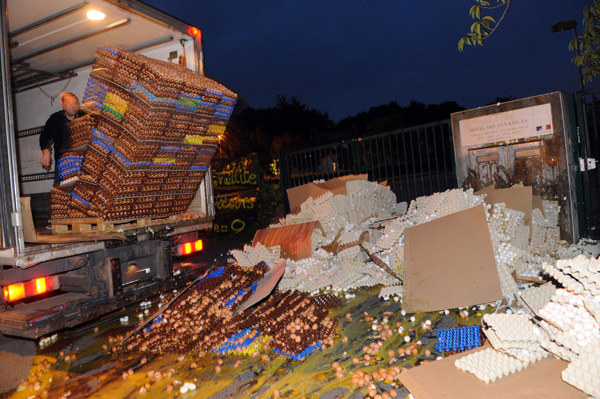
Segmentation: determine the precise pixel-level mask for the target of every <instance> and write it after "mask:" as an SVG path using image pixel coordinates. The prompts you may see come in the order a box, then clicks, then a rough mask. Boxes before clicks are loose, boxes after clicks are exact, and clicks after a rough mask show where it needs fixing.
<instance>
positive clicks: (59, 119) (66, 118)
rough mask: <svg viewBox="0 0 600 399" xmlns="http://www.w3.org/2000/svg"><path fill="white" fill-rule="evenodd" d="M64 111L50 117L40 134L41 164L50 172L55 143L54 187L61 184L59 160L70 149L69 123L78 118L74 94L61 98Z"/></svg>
mask: <svg viewBox="0 0 600 399" xmlns="http://www.w3.org/2000/svg"><path fill="white" fill-rule="evenodd" d="M60 102H61V105H62V111H57V112H55V113H53V114H52V115H50V118H48V120H47V121H46V124H45V125H44V129H43V130H42V133H41V134H40V148H41V149H42V159H40V163H41V164H42V167H44V169H46V170H50V166H52V161H51V158H50V147H51V146H52V143H54V185H55V186H57V185H59V184H60V176H59V175H58V168H57V167H56V166H57V165H58V160H59V159H60V157H61V156H62V153H63V152H64V151H65V150H66V149H67V148H69V142H70V139H71V133H70V131H69V127H68V123H69V122H71V121H73V120H74V119H75V118H78V117H79V116H81V115H80V111H79V99H78V98H77V96H76V95H75V94H73V93H65V94H63V96H62V98H61V101H60Z"/></svg>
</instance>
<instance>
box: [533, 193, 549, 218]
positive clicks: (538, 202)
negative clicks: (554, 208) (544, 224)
mask: <svg viewBox="0 0 600 399" xmlns="http://www.w3.org/2000/svg"><path fill="white" fill-rule="evenodd" d="M531 208H532V209H539V210H540V211H542V215H544V216H546V213H545V212H544V202H543V201H542V197H540V196H539V195H534V196H533V201H532V203H531Z"/></svg>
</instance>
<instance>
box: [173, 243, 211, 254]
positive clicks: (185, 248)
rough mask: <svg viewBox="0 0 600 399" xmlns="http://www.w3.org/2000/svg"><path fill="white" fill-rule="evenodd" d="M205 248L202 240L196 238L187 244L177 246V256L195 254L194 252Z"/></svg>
mask: <svg viewBox="0 0 600 399" xmlns="http://www.w3.org/2000/svg"><path fill="white" fill-rule="evenodd" d="M203 249H204V244H203V243H202V240H196V241H192V242H186V243H185V244H181V245H178V246H176V247H175V250H174V252H175V256H185V255H189V254H193V253H194V252H200V251H202V250H203Z"/></svg>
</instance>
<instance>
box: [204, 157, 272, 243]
mask: <svg viewBox="0 0 600 399" xmlns="http://www.w3.org/2000/svg"><path fill="white" fill-rule="evenodd" d="M260 178H261V177H260V168H259V165H258V160H257V159H256V158H255V157H249V158H233V159H232V158H228V159H216V160H214V161H213V187H214V193H215V211H216V214H215V220H214V222H213V231H214V232H215V233H218V234H232V233H240V232H242V231H243V230H244V229H246V228H247V227H248V226H249V225H250V224H251V223H252V222H253V221H255V220H256V216H257V202H256V198H257V195H258V190H259V187H260V184H259V183H260V181H259V179H260Z"/></svg>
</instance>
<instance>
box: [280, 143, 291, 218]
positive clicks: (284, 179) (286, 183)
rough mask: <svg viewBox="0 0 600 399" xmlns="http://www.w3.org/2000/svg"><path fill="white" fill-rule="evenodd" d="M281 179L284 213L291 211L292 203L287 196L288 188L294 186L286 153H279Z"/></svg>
mask: <svg viewBox="0 0 600 399" xmlns="http://www.w3.org/2000/svg"><path fill="white" fill-rule="evenodd" d="M279 181H280V184H281V201H282V203H283V213H284V215H287V214H288V213H290V203H289V201H288V198H287V194H286V190H287V189H288V188H290V187H291V186H292V177H291V175H290V165H289V158H288V156H287V155H286V154H282V153H280V154H279Z"/></svg>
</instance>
